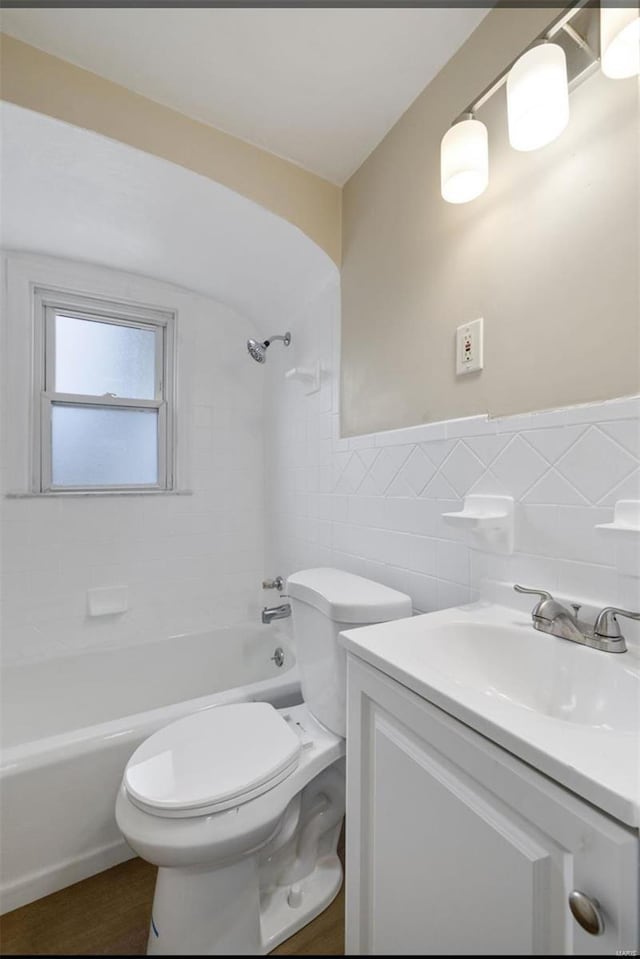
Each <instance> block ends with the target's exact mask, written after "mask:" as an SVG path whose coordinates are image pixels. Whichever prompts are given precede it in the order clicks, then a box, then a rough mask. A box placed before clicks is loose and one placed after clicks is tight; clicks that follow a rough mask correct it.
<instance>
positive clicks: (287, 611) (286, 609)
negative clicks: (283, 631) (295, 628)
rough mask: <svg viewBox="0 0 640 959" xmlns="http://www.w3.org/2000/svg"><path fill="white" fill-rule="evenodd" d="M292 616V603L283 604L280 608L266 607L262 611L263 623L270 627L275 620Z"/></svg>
mask: <svg viewBox="0 0 640 959" xmlns="http://www.w3.org/2000/svg"><path fill="white" fill-rule="evenodd" d="M287 616H291V605H290V603H281V604H280V606H271V607H269V606H265V607H264V609H263V610H262V622H263V623H264V624H265V625H266V626H268V625H269V623H270V622H272V620H274V619H286V618H287Z"/></svg>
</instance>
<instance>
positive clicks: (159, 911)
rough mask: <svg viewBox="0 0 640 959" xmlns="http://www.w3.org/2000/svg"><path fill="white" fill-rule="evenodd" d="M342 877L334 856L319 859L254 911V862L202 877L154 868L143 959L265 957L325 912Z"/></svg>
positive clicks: (196, 873) (198, 872)
mask: <svg viewBox="0 0 640 959" xmlns="http://www.w3.org/2000/svg"><path fill="white" fill-rule="evenodd" d="M203 879H204V881H203ZM342 879H343V872H342V864H341V862H340V860H339V858H338V856H337V855H327V856H322V857H321V858H320V859H318V861H317V863H316V866H315V869H314V870H313V872H312V873H310V875H308V876H305V878H304V879H301V880H300V881H299V882H296V883H292V884H291V885H288V886H278V887H277V888H275V889H274V890H272V891H271V893H270V894H269V895H268V896H263V897H262V898H261V902H260V910H259V911H258V910H257V909H256V908H255V905H256V898H257V896H258V895H259V891H258V876H257V871H256V869H255V860H254V859H245V860H243V861H242V862H240V863H235V864H234V865H233V866H230V867H229V868H228V869H218V870H216V872H215V873H212V874H209V875H208V876H207V877H205V876H203V872H202V870H200V869H196V870H194V869H159V870H158V879H157V883H156V894H155V897H154V901H153V913H152V917H151V924H150V928H149V940H148V944H147V955H149V956H166V955H174V956H175V955H182V956H188V955H236V956H239V955H253V956H264V955H266V954H267V953H269V952H271V951H272V950H273V949H275V948H276V946H278V945H280V943H281V942H284V940H285V939H288V938H289V937H290V936H293V935H294V934H295V933H296V932H298V931H299V930H300V929H302V928H303V926H306V925H307V923H309V922H311V920H312V919H315V917H316V916H318V915H319V914H320V913H321V912H322V911H323V910H324V909H326V908H327V906H328V905H329V904H330V903H331V902H332V901H333V900H334V899H335V897H336V896H337V894H338V893H339V891H340V887H341V886H342ZM212 903H215V905H216V907H217V908H215V909H212ZM218 909H220V912H218Z"/></svg>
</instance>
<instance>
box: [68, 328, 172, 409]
mask: <svg viewBox="0 0 640 959" xmlns="http://www.w3.org/2000/svg"><path fill="white" fill-rule="evenodd" d="M156 335H160V334H156V333H155V332H154V331H153V330H141V329H138V328H137V327H133V326H119V325H116V324H115V323H97V322H95V321H94V320H78V319H76V318H75V317H71V316H61V315H56V382H55V391H56V392H57V393H84V394H86V395H88V396H104V395H105V393H114V394H115V395H116V396H124V397H127V398H131V399H136V400H152V399H154V398H155V392H156V389H155V377H156V372H155V371H156Z"/></svg>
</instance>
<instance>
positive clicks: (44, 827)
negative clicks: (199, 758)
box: [0, 624, 300, 912]
mask: <svg viewBox="0 0 640 959" xmlns="http://www.w3.org/2000/svg"><path fill="white" fill-rule="evenodd" d="M278 646H280V647H282V648H283V650H284V653H285V657H284V663H283V665H282V666H280V667H279V666H277V665H276V663H275V662H274V661H272V659H271V657H272V656H273V654H274V651H275V649H276V647H278ZM1 682H2V727H1V729H2V741H1V743H0V746H1V750H0V827H1V829H0V837H1V841H2V855H1V858H0V912H7V911H9V910H11V909H15V908H17V907H18V906H21V905H24V904H25V903H27V902H32V901H33V900H34V899H39V898H40V897H41V896H45V895H47V894H48V893H50V892H54V891H55V890H57V889H62V888H63V887H64V886H68V885H70V884H71V883H73V882H77V881H78V880H80V879H85V878H86V877H87V876H91V875H93V874H95V873H97V872H100V871H102V870H103V869H107V868H109V866H113V865H115V864H116V863H118V862H122V861H124V860H125V859H129V858H131V857H132V856H133V855H134V854H133V853H132V852H131V850H130V849H129V847H128V846H127V845H126V844H125V842H124V840H123V839H122V837H121V835H120V833H119V831H118V827H117V826H116V822H115V818H114V804H115V798H116V792H117V790H118V786H119V785H120V780H121V778H122V773H123V770H124V767H125V764H126V762H127V760H128V758H129V756H130V755H131V753H132V752H133V750H134V749H135V748H136V747H137V746H138V745H139V744H140V743H141V742H142V741H143V739H145V738H146V737H147V736H149V735H150V733H152V732H154V731H155V730H156V729H160V727H161V726H165V725H166V724H167V723H169V722H171V721H172V720H174V719H178V718H180V717H181V716H185V715H187V714H188V713H193V712H196V711H198V710H202V709H211V708H213V707H215V706H218V705H220V704H221V703H230V702H234V703H236V702H243V701H251V700H266V701H269V702H272V703H273V704H274V705H275V706H289V705H293V704H295V703H298V702H300V685H299V680H298V670H297V666H296V663H295V656H294V653H293V651H292V648H291V644H290V641H289V639H288V637H287V636H286V634H284V633H282V632H280V631H276V629H274V627H273V626H271V627H265V626H255V625H253V624H252V625H248V626H240V627H238V626H234V627H230V628H225V629H218V630H215V631H213V632H211V633H200V634H195V635H188V636H179V637H174V638H172V639H168V640H163V641H161V642H157V643H148V644H144V645H140V646H135V647H128V648H118V649H109V650H95V651H90V652H83V653H81V654H79V655H76V656H69V657H58V658H56V659H54V660H48V661H45V662H40V663H34V664H31V665H24V666H22V665H21V666H12V667H8V668H7V669H5V670H3V673H2V679H1Z"/></svg>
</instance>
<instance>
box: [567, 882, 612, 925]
mask: <svg viewBox="0 0 640 959" xmlns="http://www.w3.org/2000/svg"><path fill="white" fill-rule="evenodd" d="M569 909H570V910H571V914H572V916H573V918H574V919H575V921H576V922H577V923H578V925H579V926H582V928H583V929H584V931H585V932H588V933H589V935H590V936H601V935H602V933H603V932H604V919H603V918H602V913H601V912H600V903H599V902H598V900H597V899H593V898H592V897H591V896H587V895H586V893H584V892H580V891H579V890H578V889H574V890H573V891H572V892H570V893H569Z"/></svg>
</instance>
